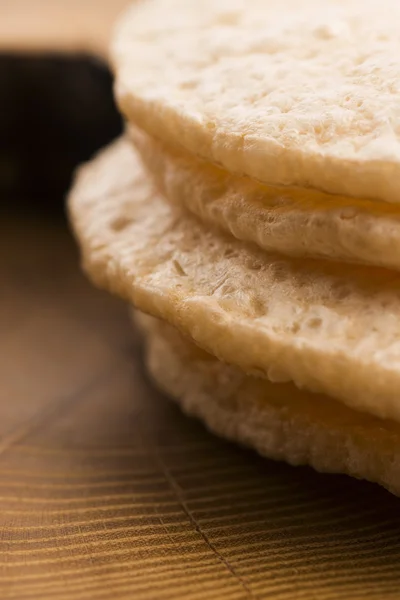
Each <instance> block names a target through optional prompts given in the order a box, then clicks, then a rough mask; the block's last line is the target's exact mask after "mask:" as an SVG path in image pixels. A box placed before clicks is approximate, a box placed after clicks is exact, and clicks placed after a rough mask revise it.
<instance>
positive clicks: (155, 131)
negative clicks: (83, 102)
mask: <svg viewBox="0 0 400 600" xmlns="http://www.w3.org/2000/svg"><path fill="white" fill-rule="evenodd" d="M399 23H400V2H399V1H398V0H379V1H378V0H280V1H279V2H278V1H276V0H243V1H240V0H201V2H200V1H196V0H142V2H140V3H137V4H136V5H135V6H133V7H132V8H131V9H130V10H129V11H128V12H127V13H126V15H125V16H124V18H123V20H122V21H121V23H120V24H119V26H118V28H117V31H116V36H115V40H114V43H113V48H112V60H113V65H114V69H115V74H116V92H117V100H118V103H119V105H120V108H121V109H122V111H123V113H124V114H125V116H126V117H127V119H128V120H129V121H131V122H133V123H135V124H136V125H138V126H139V127H141V128H142V129H144V130H145V131H147V132H148V133H149V134H151V135H153V136H155V137H158V138H160V139H162V140H163V141H164V142H167V143H171V144H175V145H177V144H178V145H180V146H181V147H183V148H184V149H186V150H187V151H188V152H190V153H193V154H196V155H197V156H200V157H202V158H204V159H206V160H208V161H211V162H213V163H217V164H219V165H221V166H223V167H224V168H225V169H227V170H229V171H231V172H234V173H238V174H246V175H249V176H251V177H253V178H255V179H258V180H260V181H262V182H265V183H267V184H274V185H296V186H300V187H312V188H315V189H319V190H323V191H325V192H328V193H332V194H344V195H347V196H353V197H362V198H373V199H376V200H384V201H389V202H400V58H399V57H400V35H399Z"/></svg>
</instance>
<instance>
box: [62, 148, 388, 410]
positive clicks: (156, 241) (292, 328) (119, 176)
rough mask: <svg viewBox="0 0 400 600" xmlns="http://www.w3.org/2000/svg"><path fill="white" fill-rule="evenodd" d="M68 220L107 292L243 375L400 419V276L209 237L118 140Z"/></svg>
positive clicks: (83, 178)
mask: <svg viewBox="0 0 400 600" xmlns="http://www.w3.org/2000/svg"><path fill="white" fill-rule="evenodd" d="M69 202H70V214H71V218H72V221H73V224H74V228H75V232H76V235H77V237H78V239H79V241H80V245H81V249H82V257H83V263H84V266H85V268H86V271H87V272H88V274H89V275H90V277H91V278H92V280H93V281H94V282H95V283H96V284H97V285H99V286H100V287H103V288H107V289H108V290H110V291H111V292H113V293H115V294H117V295H119V296H121V297H122V298H125V299H126V300H128V301H130V302H132V303H133V304H134V305H136V306H137V307H138V308H139V309H141V310H143V311H144V312H148V313H150V314H152V315H154V316H157V317H161V318H163V319H165V320H167V321H169V322H170V323H171V324H173V325H175V326H176V327H177V328H178V329H180V330H181V331H182V332H184V333H186V334H187V335H189V336H190V337H191V338H192V339H193V340H194V341H195V342H196V343H197V344H198V345H199V346H201V347H202V348H204V349H205V350H207V351H209V352H210V353H212V354H214V355H215V356H216V357H217V358H219V359H221V360H224V361H226V362H228V363H232V364H235V365H237V366H239V367H240V368H241V369H243V370H244V371H245V372H246V373H250V374H254V373H256V374H262V375H263V376H266V377H268V378H269V379H270V380H272V381H287V380H292V381H294V382H295V383H296V385H297V386H299V387H301V388H307V389H310V390H313V391H316V392H323V393H327V394H329V395H331V396H333V397H335V398H338V399H340V400H342V401H343V402H344V403H346V404H347V405H349V406H351V407H353V408H358V409H360V410H363V411H367V412H371V413H373V414H375V415H377V416H380V417H387V418H389V417H390V418H393V419H397V420H399V419H400V402H399V396H398V389H399V388H400V342H399V340H400V275H399V274H398V273H396V272H394V271H387V270H384V269H377V268H370V267H368V268H367V267H361V266H352V265H346V264H344V263H334V262H332V261H313V260H296V259H289V258H284V257H282V256H278V255H275V254H269V253H267V252H264V251H261V250H259V249H257V247H255V246H253V245H248V244H245V243H243V242H240V241H238V240H235V239H234V238H232V237H228V236H225V235H223V234H221V233H218V232H217V231H214V230H212V229H210V228H205V227H204V226H203V225H202V224H201V223H200V222H198V221H197V220H196V219H195V218H194V217H192V216H190V215H189V214H187V213H185V212H183V211H182V210H181V209H180V208H179V207H174V206H172V205H170V204H169V203H167V202H166V201H165V200H164V199H163V198H162V196H161V195H159V194H157V193H156V191H155V189H154V187H153V186H152V184H151V182H150V181H149V179H148V178H147V176H146V174H145V172H144V171H143V168H142V166H141V164H140V161H139V159H138V157H137V155H136V154H135V152H134V150H133V148H131V145H130V144H129V143H128V142H127V141H126V140H120V141H118V142H117V143H115V144H114V145H112V146H111V147H110V148H108V149H107V150H105V151H104V152H103V153H101V154H100V155H99V156H98V157H97V158H96V159H95V160H94V161H93V162H91V163H89V164H88V165H87V166H84V167H83V168H82V169H81V170H80V171H79V173H78V175H77V178H76V181H75V185H74V187H73V189H72V192H71V195H70V200H69Z"/></svg>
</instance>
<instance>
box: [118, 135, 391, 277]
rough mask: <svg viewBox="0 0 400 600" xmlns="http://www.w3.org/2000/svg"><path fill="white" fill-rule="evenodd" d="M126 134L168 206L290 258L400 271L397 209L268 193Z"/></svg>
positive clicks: (306, 193)
mask: <svg viewBox="0 0 400 600" xmlns="http://www.w3.org/2000/svg"><path fill="white" fill-rule="evenodd" d="M129 132H130V137H131V138H132V141H133V142H134V144H135V147H136V148H137V149H138V150H139V152H140V156H141V158H142V160H143V163H144V164H145V166H146V167H147V173H148V176H149V177H151V178H152V179H153V181H154V182H155V183H156V185H157V187H158V188H159V189H160V190H161V191H162V193H163V194H164V195H165V197H166V198H168V200H169V201H170V202H171V203H173V204H178V205H181V206H185V207H186V208H188V209H189V210H190V211H191V212H193V213H194V214H196V215H197V216H198V217H200V218H201V220H202V221H205V222H207V223H211V224H215V225H218V226H219V227H221V228H222V229H224V230H225V231H227V232H228V233H231V234H232V235H233V236H234V237H236V238H237V239H240V240H245V241H249V242H255V243H256V244H257V245H258V246H260V247H261V248H264V249H265V250H269V251H271V250H272V251H278V252H281V253H283V254H288V255H290V256H314V257H322V258H333V259H340V260H345V261H350V262H362V263H366V264H370V265H379V266H384V267H388V268H394V269H400V206H398V205H396V204H388V203H383V202H381V203H379V204H378V203H376V202H373V201H371V200H361V199H354V198H353V199H352V198H346V197H343V196H332V195H330V194H324V193H323V192H317V191H313V190H306V189H300V188H293V187H292V188H289V187H273V186H267V185H265V184H260V183H258V182H256V181H254V180H253V179H251V178H250V177H238V176H235V175H232V174H231V173H229V172H228V171H226V170H224V169H221V168H218V167H215V166H214V165H211V164H210V163H207V162H205V161H203V160H198V159H196V158H194V157H193V156H191V155H190V154H189V153H188V152H181V151H178V150H176V149H175V148H171V147H169V146H167V145H166V144H162V143H160V142H159V141H157V140H156V139H155V138H152V137H151V136H149V135H147V134H145V133H143V132H142V131H140V130H139V129H138V128H136V127H132V126H131V127H130V128H129Z"/></svg>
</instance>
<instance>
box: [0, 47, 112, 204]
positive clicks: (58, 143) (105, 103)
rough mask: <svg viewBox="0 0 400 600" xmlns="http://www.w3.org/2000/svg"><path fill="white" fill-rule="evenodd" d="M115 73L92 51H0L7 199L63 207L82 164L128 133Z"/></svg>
mask: <svg viewBox="0 0 400 600" xmlns="http://www.w3.org/2000/svg"><path fill="white" fill-rule="evenodd" d="M121 130H122V123H121V118H120V116H119V114H118V111H117V110H116V108H115V105H114V100H113V94H112V78H111V74H110V73H109V71H108V69H107V67H106V66H105V65H104V64H103V63H101V62H100V61H98V60H96V59H95V58H92V57H89V56H81V55H79V56H64V55H32V56H25V55H2V56H0V204H1V206H2V208H3V207H4V206H6V205H9V204H10V202H11V203H12V205H13V207H12V208H13V209H15V208H17V207H21V209H23V210H27V209H29V208H33V209H34V210H35V212H36V213H37V211H38V209H40V208H43V209H45V210H48V209H50V210H52V211H54V210H55V211H57V212H60V213H61V212H62V210H63V198H64V196H65V193H66V191H67V190H68V187H69V185H70V181H71V175H72V172H73V170H74V168H75V167H76V166H77V165H78V164H79V163H81V162H83V161H85V160H88V159H89V158H90V157H91V156H92V155H93V154H94V153H95V152H96V150H98V149H99V148H101V147H102V146H104V145H105V144H107V143H108V142H109V141H110V140H111V139H113V138H115V137H116V136H118V135H119V134H120V132H121Z"/></svg>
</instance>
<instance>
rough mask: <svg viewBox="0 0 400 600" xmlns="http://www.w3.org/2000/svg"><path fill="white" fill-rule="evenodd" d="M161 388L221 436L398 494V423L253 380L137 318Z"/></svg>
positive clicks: (288, 387) (157, 325) (161, 325)
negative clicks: (358, 479) (376, 485)
mask: <svg viewBox="0 0 400 600" xmlns="http://www.w3.org/2000/svg"><path fill="white" fill-rule="evenodd" d="M135 320H137V322H138V324H139V325H140V327H141V329H142V330H143V332H144V335H145V339H146V345H147V365H148V368H149V370H150V372H151V374H152V376H153V378H154V380H155V382H156V383H157V385H158V386H159V387H160V388H161V389H162V390H163V391H165V392H166V393H167V394H169V395H170V396H172V397H173V398H175V399H176V400H177V401H178V402H179V404H180V405H181V406H182V408H183V409H184V410H185V411H186V412H187V413H189V414H190V415H194V416H196V417H200V418H201V419H202V420H203V421H204V422H205V423H206V424H207V426H208V427H209V428H210V429H211V430H212V431H214V432H215V433H217V434H219V435H222V436H224V437H226V438H228V439H232V440H234V441H237V442H241V443H243V444H245V445H248V446H251V447H253V448H255V449H256V450H257V451H258V452H260V454H262V455H264V456H267V457H268V458H273V459H277V460H284V461H286V462H289V463H290V464H292V465H310V466H311V467H313V468H314V469H317V470H318V471H322V472H331V473H332V472H334V473H346V474H348V475H352V476H353V477H358V478H362V479H368V480H369V481H373V482H376V483H379V484H381V485H383V486H384V487H386V488H387V489H389V490H390V491H391V492H393V493H394V494H397V495H400V425H399V424H398V423H395V422H393V421H388V420H381V419H378V418H376V417H373V416H370V415H367V414H364V413H360V412H358V411H355V410H352V409H350V408H347V407H346V406H344V405H342V404H341V403H340V402H336V401H335V400H332V399H331V398H328V397H327V396H321V397H320V396H316V395H315V394H311V393H309V392H305V391H300V390H298V389H296V388H295V387H294V386H293V385H292V384H276V383H275V384H273V383H270V382H268V381H265V380H262V379H257V378H255V377H247V376H246V375H244V373H243V372H242V371H240V370H239V369H237V368H235V367H230V366H227V365H224V364H223V363H221V362H219V361H218V360H216V359H215V358H214V357H213V356H211V355H209V354H206V353H205V352H202V351H200V350H199V349H198V348H197V347H196V346H194V345H193V344H191V343H190V342H189V341H188V340H186V339H184V338H182V337H181V336H180V335H179V333H177V332H176V330H174V329H172V328H171V327H169V326H168V325H166V324H165V323H163V322H161V321H157V320H155V319H153V318H152V317H147V316H145V315H139V314H138V315H136V318H135Z"/></svg>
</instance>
